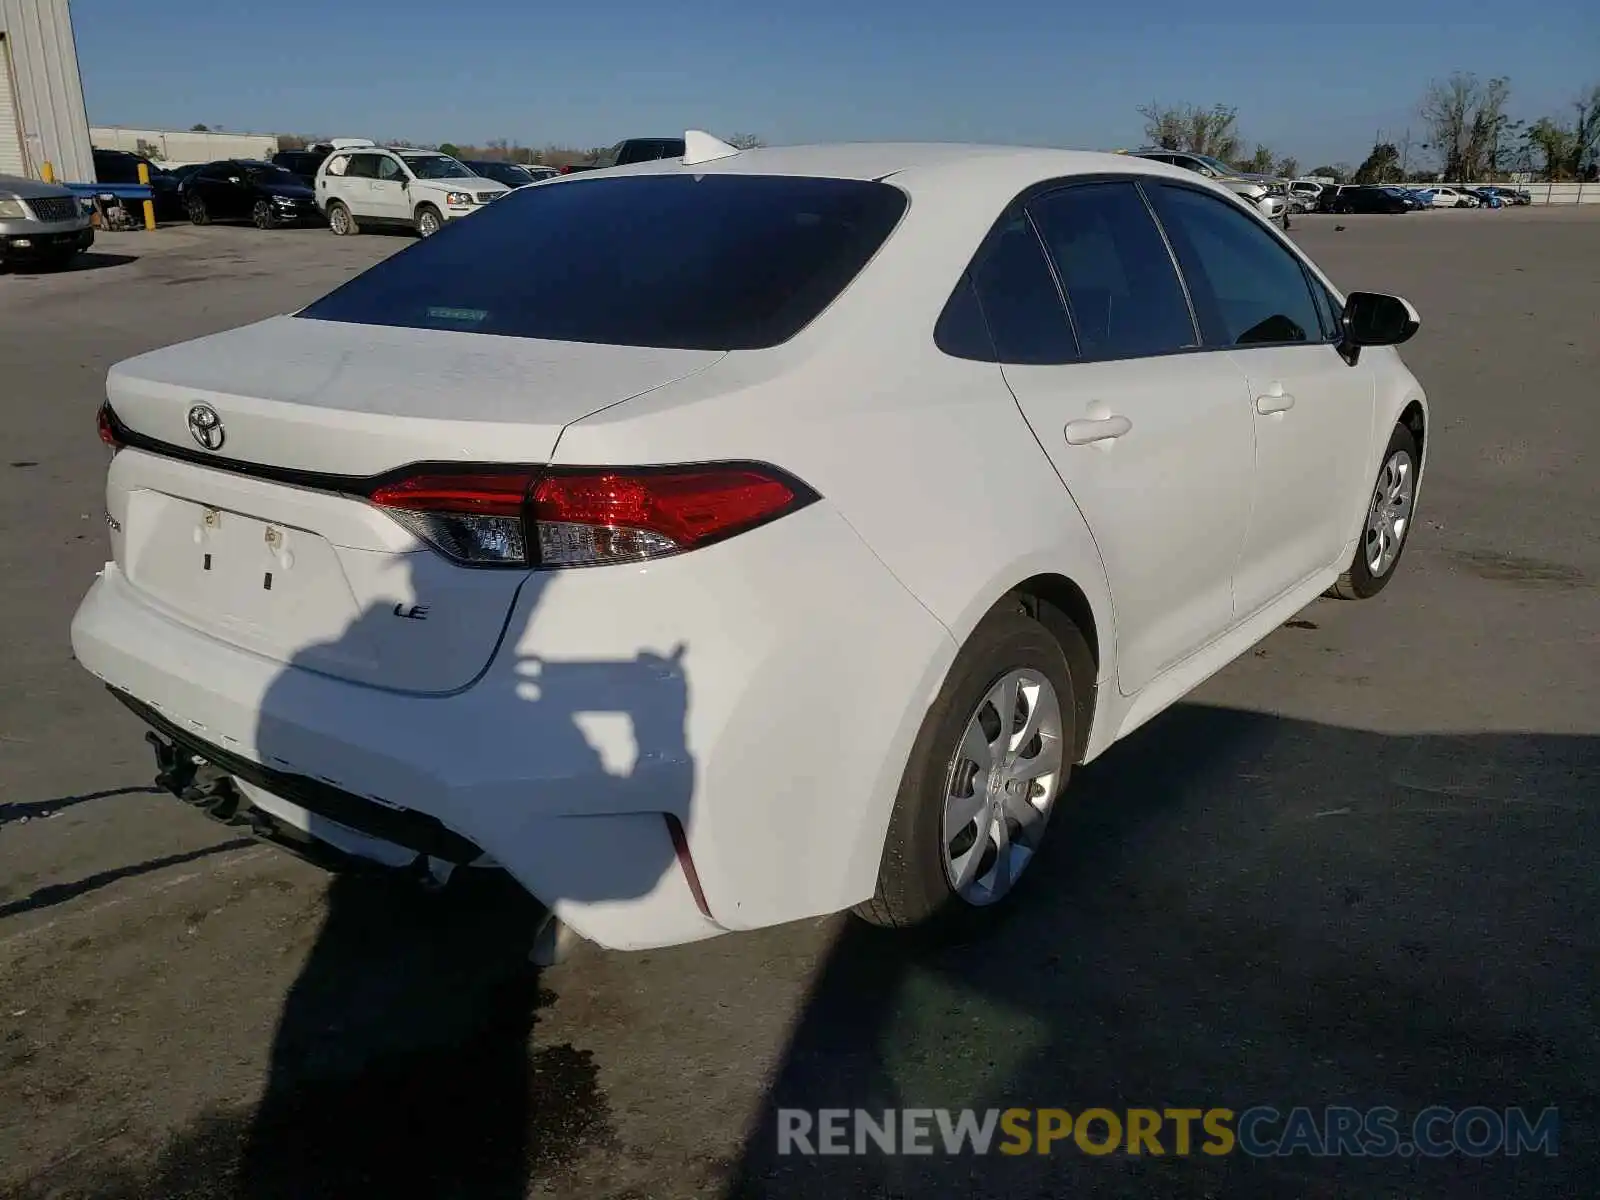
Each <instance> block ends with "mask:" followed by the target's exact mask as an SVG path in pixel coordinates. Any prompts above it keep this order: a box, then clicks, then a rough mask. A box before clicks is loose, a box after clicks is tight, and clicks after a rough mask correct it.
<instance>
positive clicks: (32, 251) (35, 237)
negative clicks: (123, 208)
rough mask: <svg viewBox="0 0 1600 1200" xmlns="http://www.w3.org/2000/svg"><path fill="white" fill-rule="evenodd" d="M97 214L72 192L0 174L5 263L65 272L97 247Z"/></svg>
mask: <svg viewBox="0 0 1600 1200" xmlns="http://www.w3.org/2000/svg"><path fill="white" fill-rule="evenodd" d="M93 211H94V209H93V206H92V205H91V204H90V202H89V201H87V200H83V199H80V198H79V197H78V196H77V195H76V194H75V193H73V192H71V191H69V190H68V189H67V188H64V187H59V186H57V185H56V184H53V183H41V182H40V181H39V180H37V179H23V178H21V177H19V176H16V175H0V264H3V265H6V266H11V265H24V264H26V265H32V266H39V267H43V268H46V269H47V270H52V271H59V270H60V269H61V268H63V267H65V266H66V265H67V264H68V263H70V262H71V261H72V259H73V258H74V256H76V255H77V254H78V253H80V252H81V251H83V250H87V249H88V248H89V247H90V246H91V245H93V244H94V222H93V219H92V214H93Z"/></svg>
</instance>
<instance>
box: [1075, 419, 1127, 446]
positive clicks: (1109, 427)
mask: <svg viewBox="0 0 1600 1200" xmlns="http://www.w3.org/2000/svg"><path fill="white" fill-rule="evenodd" d="M1132 428H1133V422H1132V421H1130V420H1128V418H1127V417H1102V418H1100V419H1099V420H1087V421H1068V422H1067V428H1066V430H1065V431H1064V432H1065V433H1066V435H1067V445H1069V446H1089V445H1092V444H1094V443H1095V442H1109V441H1111V440H1113V439H1115V438H1119V437H1121V436H1122V435H1123V434H1125V433H1127V432H1128V431H1129V430H1130V429H1132Z"/></svg>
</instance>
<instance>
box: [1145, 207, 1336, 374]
mask: <svg viewBox="0 0 1600 1200" xmlns="http://www.w3.org/2000/svg"><path fill="white" fill-rule="evenodd" d="M1149 195H1150V198H1151V201H1152V202H1153V203H1154V204H1155V206H1156V212H1157V213H1158V214H1159V215H1160V217H1161V223H1162V224H1163V225H1164V226H1165V227H1166V230H1167V235H1168V237H1170V238H1171V239H1172V247H1173V250H1174V251H1175V252H1176V253H1177V255H1178V262H1179V263H1180V265H1182V267H1183V274H1184V278H1185V279H1187V280H1188V283H1189V293H1190V295H1191V297H1192V298H1193V299H1194V305H1195V310H1196V312H1197V314H1198V315H1199V317H1200V328H1201V332H1202V333H1203V334H1204V335H1205V339H1206V344H1207V345H1208V346H1214V347H1230V346H1258V345H1281V344H1284V343H1296V342H1320V341H1322V340H1323V339H1322V328H1321V322H1320V321H1319V320H1318V317H1317V309H1316V305H1315V303H1314V302H1313V300H1312V298H1311V288H1310V285H1309V284H1308V283H1307V282H1306V273H1305V269H1304V268H1303V267H1302V266H1301V265H1300V260H1299V259H1298V258H1296V257H1295V256H1294V254H1293V253H1291V252H1290V250H1289V249H1288V248H1287V247H1286V246H1284V245H1283V244H1282V243H1281V242H1279V241H1278V239H1277V238H1276V237H1274V236H1273V235H1272V234H1271V233H1270V232H1269V231H1268V230H1267V229H1266V228H1265V227H1264V226H1263V225H1262V224H1261V222H1260V221H1259V220H1257V219H1256V218H1255V217H1252V216H1251V215H1249V214H1248V213H1246V212H1243V211H1242V210H1240V209H1239V208H1237V207H1236V206H1234V205H1230V204H1227V203H1226V202H1224V201H1222V200H1219V199H1217V198H1216V197H1213V196H1208V195H1204V194H1202V193H1200V192H1197V191H1195V190H1194V189H1192V188H1186V187H1179V186H1175V185H1172V184H1159V185H1156V186H1154V187H1151V188H1150V189H1149Z"/></svg>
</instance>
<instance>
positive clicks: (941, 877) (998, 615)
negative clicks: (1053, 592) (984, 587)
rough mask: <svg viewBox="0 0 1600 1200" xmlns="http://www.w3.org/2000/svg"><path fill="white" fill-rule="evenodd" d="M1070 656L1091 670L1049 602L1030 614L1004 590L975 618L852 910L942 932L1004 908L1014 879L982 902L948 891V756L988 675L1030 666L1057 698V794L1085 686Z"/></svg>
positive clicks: (1073, 758) (1074, 752)
mask: <svg viewBox="0 0 1600 1200" xmlns="http://www.w3.org/2000/svg"><path fill="white" fill-rule="evenodd" d="M1069 661H1070V662H1074V663H1078V664H1080V665H1079V668H1078V670H1079V671H1080V672H1084V673H1086V674H1090V675H1092V671H1093V667H1092V665H1090V664H1092V662H1093V659H1092V657H1091V656H1090V654H1089V650H1088V644H1087V643H1086V642H1085V641H1084V639H1083V635H1082V634H1081V633H1080V632H1079V631H1078V629H1077V628H1076V626H1074V625H1073V624H1072V622H1071V621H1069V620H1068V619H1067V618H1066V617H1065V616H1063V615H1062V614H1060V613H1058V612H1056V611H1055V610H1053V609H1049V608H1046V607H1044V606H1041V609H1040V613H1039V616H1038V617H1034V616H1030V615H1029V613H1028V611H1027V608H1026V606H1025V605H1024V603H1023V602H1022V600H1021V598H1020V597H1008V599H1007V600H1006V601H1005V602H1004V603H1002V604H1000V605H998V606H996V608H995V609H994V610H993V611H991V612H990V613H989V615H988V616H986V617H985V618H984V619H983V620H982V621H981V622H979V624H978V627H977V628H976V629H975V630H973V632H972V636H971V637H969V638H968V639H967V642H966V645H964V646H963V647H962V648H961V651H960V652H959V653H958V654H957V655H956V661H955V663H954V665H953V666H952V667H951V668H950V673H949V675H948V676H946V678H945V681H944V686H943V687H942V688H941V689H940V692H939V695H938V697H937V698H936V699H935V700H934V702H933V705H932V706H931V707H930V708H929V710H928V714H927V716H926V717H924V718H923V722H922V727H921V729H920V730H919V731H918V733H917V740H916V742H915V744H914V745H913V747H912V750H911V757H910V760H909V761H908V762H907V764H906V770H905V774H904V775H903V776H902V778H901V782H900V790H899V793H898V794H897V796H896V798H895V805H894V813H893V815H892V816H891V817H890V821H889V830H888V834H887V836H886V837H885V839H884V848H883V858H882V861H881V863H880V864H879V868H878V887H877V892H876V893H875V894H874V896H873V897H872V899H870V900H868V901H866V902H864V903H863V904H860V905H858V906H857V907H856V908H855V910H854V911H855V914H856V916H858V917H860V918H861V919H862V920H864V921H866V922H867V923H869V924H872V925H878V926H883V927H886V928H893V929H911V928H920V929H926V930H930V931H935V932H944V931H947V930H951V929H953V928H955V927H957V926H964V925H966V924H968V923H969V922H979V921H981V922H984V923H987V922H988V921H991V920H993V919H994V916H995V914H996V913H998V912H1000V911H1002V910H1004V909H1005V908H1007V907H1009V905H1010V903H1011V900H1012V897H1013V896H1015V895H1016V892H1017V887H1018V886H1019V885H1020V883H1021V881H1020V879H1019V880H1018V882H1017V883H1016V884H1013V885H1012V887H1011V889H1010V890H1009V891H1008V892H1006V893H1005V894H1004V895H1003V896H1001V898H1000V899H999V900H998V901H996V902H995V903H992V904H987V905H983V906H981V907H980V906H978V905H975V904H972V903H969V902H968V901H967V900H965V899H964V898H962V897H961V895H960V894H959V893H957V892H956V890H955V888H954V887H953V886H952V883H951V880H950V878H949V875H948V874H947V872H946V870H945V845H944V809H945V797H946V793H947V791H948V790H949V784H950V772H951V769H952V759H953V758H954V757H955V754H956V750H957V747H959V746H960V744H961V738H962V734H963V733H964V732H965V730H966V727H967V723H968V721H969V720H970V719H971V718H972V715H973V713H974V712H975V711H976V710H977V709H978V707H979V706H980V705H981V703H982V701H983V698H984V696H985V695H986V694H987V693H988V691H989V689H990V688H991V687H992V686H993V684H994V683H995V681H996V680H998V679H1000V678H1001V677H1002V676H1004V675H1005V674H1006V673H1008V672H1010V671H1013V670H1017V669H1019V668H1021V669H1027V670H1030V671H1035V672H1037V673H1039V674H1040V675H1042V676H1044V677H1045V678H1046V679H1047V680H1048V681H1049V682H1050V684H1051V686H1052V687H1054V688H1055V691H1056V696H1057V699H1058V701H1059V703H1060V710H1061V724H1062V730H1061V744H1062V751H1063V752H1062V759H1061V769H1060V773H1059V776H1058V782H1057V787H1056V796H1055V797H1053V798H1052V799H1053V800H1056V801H1058V800H1059V797H1060V795H1061V792H1062V790H1063V789H1064V788H1065V786H1066V783H1067V780H1068V778H1069V776H1070V773H1071V769H1072V764H1073V763H1075V762H1077V761H1078V758H1079V754H1078V743H1079V738H1078V732H1079V731H1078V723H1079V720H1080V716H1079V711H1078V703H1077V701H1078V699H1079V698H1080V697H1081V696H1083V695H1087V694H1088V692H1080V691H1077V690H1075V688H1074V680H1073V674H1074V672H1073V669H1072V667H1071V666H1069ZM1082 687H1083V688H1086V689H1087V688H1092V680H1090V679H1085V680H1083V683H1082ZM1050 808H1051V809H1053V808H1054V804H1052V805H1051V806H1050ZM1048 819H1049V818H1048V813H1047V815H1046V821H1047V822H1048ZM1045 836H1046V837H1048V824H1046V826H1045ZM1024 873H1025V872H1024Z"/></svg>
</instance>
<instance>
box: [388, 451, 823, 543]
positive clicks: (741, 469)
mask: <svg viewBox="0 0 1600 1200" xmlns="http://www.w3.org/2000/svg"><path fill="white" fill-rule="evenodd" d="M815 498H816V497H815V494H814V493H812V492H810V491H809V490H808V489H806V488H805V486H804V485H802V484H800V483H798V482H796V481H795V480H792V479H789V478H788V477H786V476H784V475H782V474H781V473H779V472H777V471H774V470H772V469H771V468H769V467H762V466H758V465H754V464H742V463H741V464H712V465H705V466H693V467H650V468H644V469H639V470H632V469H616V468H582V469H577V468H551V469H549V470H546V471H537V470H530V469H527V468H508V469H506V470H504V471H475V472H471V473H453V472H439V473H418V474H416V475H412V476H407V477H406V478H404V479H400V480H396V481H393V482H389V483H385V484H383V485H381V486H380V487H378V488H376V489H375V490H374V491H373V492H372V493H371V500H372V502H373V503H374V504H377V505H378V506H380V507H381V508H383V509H384V510H385V511H386V512H388V513H389V515H390V516H392V517H394V519H395V520H397V521H399V522H400V523H401V524H402V525H404V526H406V528H408V529H410V530H411V531H412V532H413V533H415V534H416V535H417V536H418V537H419V538H421V539H422V540H424V541H426V542H428V543H429V544H430V545H432V546H434V547H435V548H437V549H438V550H440V551H441V552H442V553H444V554H446V555H448V556H449V557H451V558H453V559H455V560H456V561H457V562H461V563H466V564H470V565H474V566H542V567H589V566H599V565H601V564H604V563H616V562H640V561H643V560H646V559H651V558H659V557H661V556H663V555H667V554H678V553H681V552H683V551H685V550H692V549H694V548H696V547H697V546H704V545H708V544H709V543H711V542H716V541H721V540H722V539H723V538H727V537H732V536H733V535H734V534H736V533H742V532H743V531H745V530H747V529H752V528H754V527H755V526H757V525H761V524H763V523H765V522H767V521H770V520H772V519H773V518H775V517H779V516H782V515H783V514H784V513H786V512H790V511H793V510H794V509H796V508H799V507H801V506H802V505H804V504H808V503H810V501H812V500H813V499H815Z"/></svg>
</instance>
